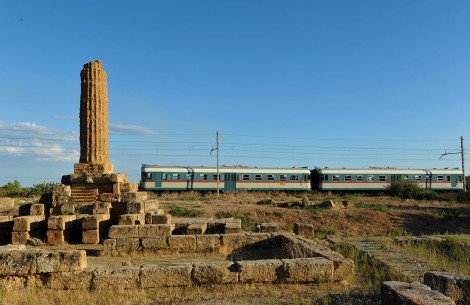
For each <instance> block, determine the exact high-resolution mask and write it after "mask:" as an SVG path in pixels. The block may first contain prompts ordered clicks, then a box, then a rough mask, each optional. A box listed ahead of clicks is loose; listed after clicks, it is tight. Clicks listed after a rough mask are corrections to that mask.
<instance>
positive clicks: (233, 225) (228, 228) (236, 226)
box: [224, 221, 242, 234]
mask: <svg viewBox="0 0 470 305" xmlns="http://www.w3.org/2000/svg"><path fill="white" fill-rule="evenodd" d="M241 232H242V225H241V222H240V223H239V222H237V221H230V222H227V223H225V227H224V234H232V233H241Z"/></svg>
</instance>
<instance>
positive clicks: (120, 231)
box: [108, 225, 139, 238]
mask: <svg viewBox="0 0 470 305" xmlns="http://www.w3.org/2000/svg"><path fill="white" fill-rule="evenodd" d="M108 236H109V238H130V237H139V226H121V225H117V226H111V227H110V228H109V231H108Z"/></svg>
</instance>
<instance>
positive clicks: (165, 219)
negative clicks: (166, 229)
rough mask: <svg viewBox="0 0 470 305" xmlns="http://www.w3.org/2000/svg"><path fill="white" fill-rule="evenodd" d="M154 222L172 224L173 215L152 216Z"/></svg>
mask: <svg viewBox="0 0 470 305" xmlns="http://www.w3.org/2000/svg"><path fill="white" fill-rule="evenodd" d="M152 223H153V224H171V215H170V214H166V215H153V216H152Z"/></svg>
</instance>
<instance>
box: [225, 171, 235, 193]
mask: <svg viewBox="0 0 470 305" xmlns="http://www.w3.org/2000/svg"><path fill="white" fill-rule="evenodd" d="M236 191H237V174H233V173H227V174H225V175H224V192H225V193H235V192H236Z"/></svg>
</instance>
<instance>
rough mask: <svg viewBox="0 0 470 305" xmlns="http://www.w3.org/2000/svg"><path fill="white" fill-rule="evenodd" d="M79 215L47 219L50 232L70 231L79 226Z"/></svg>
mask: <svg viewBox="0 0 470 305" xmlns="http://www.w3.org/2000/svg"><path fill="white" fill-rule="evenodd" d="M76 220H77V215H56V216H50V217H49V218H48V219H47V229H48V230H68V229H71V228H73V227H74V226H76V225H77V223H76Z"/></svg>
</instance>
